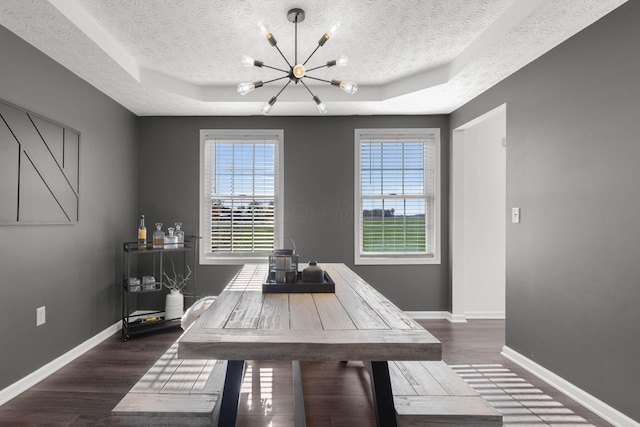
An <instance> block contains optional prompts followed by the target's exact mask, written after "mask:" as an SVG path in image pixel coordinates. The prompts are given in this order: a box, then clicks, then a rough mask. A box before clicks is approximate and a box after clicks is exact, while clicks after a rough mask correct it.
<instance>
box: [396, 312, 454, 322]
mask: <svg viewBox="0 0 640 427" xmlns="http://www.w3.org/2000/svg"><path fill="white" fill-rule="evenodd" d="M405 313H406V314H407V316H409V317H411V318H412V319H416V320H434V319H436V320H437V319H445V320H448V321H449V322H451V323H467V319H466V318H465V317H464V315H460V314H451V313H449V312H448V311H405Z"/></svg>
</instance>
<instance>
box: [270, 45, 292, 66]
mask: <svg viewBox="0 0 640 427" xmlns="http://www.w3.org/2000/svg"><path fill="white" fill-rule="evenodd" d="M273 47H275V48H276V49H277V50H278V53H280V56H282V59H284V62H286V63H287V65H288V66H289V68H293V67H292V66H291V64H290V63H289V60H287V57H286V56H284V53H282V51H281V50H280V48H279V47H278V46H273ZM285 72H287V73H288V71H285Z"/></svg>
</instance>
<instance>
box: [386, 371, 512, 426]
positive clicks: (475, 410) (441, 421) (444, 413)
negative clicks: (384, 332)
mask: <svg viewBox="0 0 640 427" xmlns="http://www.w3.org/2000/svg"><path fill="white" fill-rule="evenodd" d="M389 376H390V378H391V388H392V390H393V402H394V405H395V409H396V419H397V422H398V426H399V427H400V426H405V427H408V426H436V425H437V426H442V425H452V426H502V415H501V414H500V412H498V411H497V410H496V409H495V408H494V407H493V406H491V404H489V402H487V401H486V400H485V399H484V398H483V397H482V396H480V394H478V392H476V391H475V390H474V389H473V388H471V387H470V386H469V385H468V384H467V383H466V382H465V381H464V380H463V379H462V378H460V377H459V376H458V374H456V373H455V372H454V371H453V370H452V369H451V368H450V367H449V366H448V365H447V364H446V363H445V362H442V361H434V362H425V361H420V362H415V361H411V362H399V361H390V362H389Z"/></svg>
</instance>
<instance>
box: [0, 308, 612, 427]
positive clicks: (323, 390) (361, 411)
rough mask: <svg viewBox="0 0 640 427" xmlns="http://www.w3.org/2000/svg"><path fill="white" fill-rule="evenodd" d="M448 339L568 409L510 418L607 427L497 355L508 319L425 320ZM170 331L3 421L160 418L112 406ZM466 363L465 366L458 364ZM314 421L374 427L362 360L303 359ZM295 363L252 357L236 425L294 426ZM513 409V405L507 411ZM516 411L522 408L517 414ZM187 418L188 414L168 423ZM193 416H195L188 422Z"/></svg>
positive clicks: (33, 394) (56, 381)
mask: <svg viewBox="0 0 640 427" xmlns="http://www.w3.org/2000/svg"><path fill="white" fill-rule="evenodd" d="M420 323H421V324H422V325H423V326H424V327H425V328H427V329H428V330H429V331H431V333H433V334H434V335H435V336H436V337H437V338H438V339H440V340H441V341H442V343H443V359H444V360H445V361H446V362H447V363H449V364H450V365H467V364H474V365H478V364H480V365H483V364H499V365H501V366H503V367H504V368H506V369H508V370H509V371H510V372H512V373H515V374H516V375H517V376H518V377H520V378H523V379H524V380H525V381H526V382H528V383H530V384H531V385H532V386H533V387H535V388H537V389H539V391H540V392H542V393H544V395H546V396H548V397H549V398H550V399H552V400H553V401H554V402H558V405H559V406H561V407H562V408H564V412H563V413H565V414H566V413H570V414H572V415H571V416H570V417H568V418H565V419H564V421H563V419H561V418H557V416H556V418H553V417H552V418H549V420H554V422H551V421H549V424H547V423H546V422H542V421H539V422H532V421H531V417H533V415H529V416H528V417H529V418H527V416H523V415H522V414H523V412H522V411H526V409H525V408H520V409H521V410H520V412H517V411H515V410H514V408H513V407H511V408H507V409H505V413H506V414H507V415H505V425H509V426H512V425H513V426H524V425H537V426H545V425H559V426H561V425H565V426H569V425H572V426H585V427H586V426H590V425H593V426H598V427H600V426H609V425H610V424H608V423H606V422H604V421H603V420H601V419H599V418H598V417H597V416H595V415H594V414H592V413H590V412H589V411H587V410H585V409H584V408H582V407H580V406H579V405H577V404H576V403H575V402H573V401H571V400H570V399H568V398H567V397H565V396H564V395H562V394H561V393H559V392H558V391H556V390H555V389H553V388H552V387H549V386H548V385H546V384H545V383H543V382H542V381H540V380H539V379H537V378H536V377H534V376H532V375H531V374H529V373H527V372H526V371H524V370H523V369H521V368H520V367H518V366H517V365H515V364H513V363H511V362H509V361H508V360H507V359H505V358H504V357H502V356H501V355H500V351H501V350H502V347H503V345H504V321H499V320H476V321H471V322H469V323H466V324H452V323H450V322H448V321H446V320H429V321H421V322H420ZM179 334H180V331H169V332H164V333H160V334H155V335H148V336H144V337H138V338H134V339H131V340H129V341H127V342H122V341H121V340H120V337H119V335H118V334H116V335H114V336H113V337H111V338H110V339H108V340H106V341H105V342H103V343H102V344H100V345H99V346H97V347H95V348H94V349H92V350H91V351H89V352H87V353H86V354H85V355H83V356H82V357H80V358H78V359H77V360H75V361H74V362H72V363H71V364H69V365H67V366H66V367H64V368H62V369H60V370H59V371H58V372H56V373H55V374H53V375H51V376H50V377H49V378H47V379H45V380H44V381H42V382H40V383H39V384H37V385H36V386H34V387H33V388H31V389H29V390H27V391H26V392H24V393H23V394H21V395H20V396H18V397H16V398H15V399H13V400H12V401H10V402H8V403H6V404H5V405H3V406H1V407H0V426H12V427H13V426H41V425H42V426H44V425H46V426H83V425H159V424H161V421H162V420H158V419H137V420H131V419H123V418H122V417H120V418H116V417H112V416H111V413H110V411H111V409H112V408H113V407H114V406H115V405H116V404H117V403H118V402H119V401H120V399H121V398H122V397H123V396H124V395H125V394H126V393H127V392H128V391H129V389H130V388H131V387H132V386H133V385H134V384H135V383H136V382H137V381H138V380H139V379H140V377H142V375H144V373H145V372H146V371H147V369H149V367H150V366H151V365H152V364H153V363H154V361H155V360H156V359H158V358H159V357H160V356H161V355H162V354H163V353H164V352H165V351H166V350H167V348H168V347H169V346H170V345H171V343H172V342H174V341H175V340H176V339H177V337H178V336H179ZM459 369H462V368H459ZM302 375H303V388H304V393H305V406H306V417H307V425H308V426H309V427H320V426H322V427H372V426H375V420H374V418H373V407H372V403H371V396H370V388H369V379H368V375H367V373H366V371H365V369H364V367H363V365H362V364H361V363H360V362H348V363H347V364H344V363H302ZM291 380H292V374H291V365H290V363H285V362H251V363H250V364H249V365H248V368H247V373H246V376H245V381H244V384H243V390H242V397H241V402H240V407H239V416H238V422H237V426H238V427H240V426H243V427H244V426H251V427H261V426H265V427H267V426H268V427H289V426H293V425H294V424H293V390H292V387H291ZM509 411H511V412H509ZM518 414H519V415H518ZM166 423H167V424H171V425H184V424H187V422H186V421H185V422H184V423H182V422H176V421H175V420H173V421H171V422H166ZM190 423H191V422H190Z"/></svg>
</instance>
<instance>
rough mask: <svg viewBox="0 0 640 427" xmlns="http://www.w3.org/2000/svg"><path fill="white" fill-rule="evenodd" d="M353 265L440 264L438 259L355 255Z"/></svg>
mask: <svg viewBox="0 0 640 427" xmlns="http://www.w3.org/2000/svg"><path fill="white" fill-rule="evenodd" d="M354 264H355V265H432V264H441V262H440V257H439V256H438V257H429V258H427V257H413V258H411V257H384V256H375V257H361V256H358V255H356V257H355V260H354Z"/></svg>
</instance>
